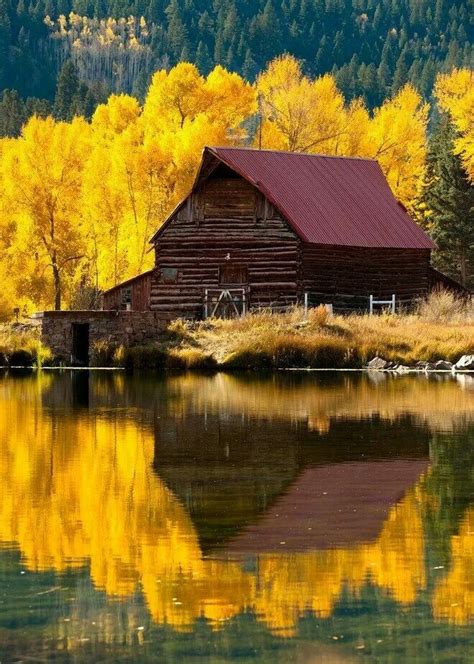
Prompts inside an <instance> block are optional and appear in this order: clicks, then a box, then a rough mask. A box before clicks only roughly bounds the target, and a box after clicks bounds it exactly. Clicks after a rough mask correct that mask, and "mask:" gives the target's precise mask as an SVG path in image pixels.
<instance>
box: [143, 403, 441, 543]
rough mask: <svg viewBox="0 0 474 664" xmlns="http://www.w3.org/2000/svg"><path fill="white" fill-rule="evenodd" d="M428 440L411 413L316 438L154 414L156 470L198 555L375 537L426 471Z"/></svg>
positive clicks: (337, 427) (269, 423)
mask: <svg viewBox="0 0 474 664" xmlns="http://www.w3.org/2000/svg"><path fill="white" fill-rule="evenodd" d="M429 439H430V435H429V432H428V430H426V429H424V428H423V427H420V426H417V425H415V424H414V423H413V422H412V420H411V419H410V418H409V417H407V418H402V419H400V420H397V421H395V422H388V421H385V420H382V419H378V418H373V419H368V420H356V419H354V420H349V419H336V420H331V421H330V426H329V429H328V431H327V432H325V433H323V434H319V433H317V432H315V431H312V430H310V429H309V428H308V427H307V426H306V425H305V424H304V423H303V422H300V423H297V422H291V421H288V420H267V419H264V418H255V417H252V418H247V417H242V416H239V415H231V414H228V413H226V414H222V415H219V414H211V413H206V414H205V415H204V414H192V413H189V414H187V415H186V417H185V418H177V419H176V418H169V417H164V416H163V415H161V416H160V418H159V419H157V420H156V422H155V441H156V442H155V445H156V447H155V463H154V468H155V470H156V472H157V473H158V474H159V475H160V477H161V479H162V480H164V481H165V482H166V483H167V485H168V486H169V487H170V488H171V489H172V490H173V492H174V493H175V494H176V495H177V496H178V497H179V498H180V499H181V500H182V502H183V503H184V504H185V506H186V508H187V510H188V511H189V513H190V516H191V518H192V520H193V522H194V525H195V526H196V528H197V531H198V533H199V536H200V539H201V545H202V546H203V548H204V549H207V550H209V549H212V548H215V547H216V546H218V547H221V546H225V548H226V550H227V549H228V550H229V551H233V552H236V553H237V552H251V551H252V550H254V551H255V552H257V551H259V550H260V551H261V550H272V549H273V548H275V546H277V545H278V544H279V542H280V541H282V540H284V541H286V542H287V543H288V547H289V548H290V549H291V547H294V548H302V546H303V540H304V541H305V542H306V545H305V546H309V547H311V546H313V548H327V547H330V546H336V545H339V544H341V545H342V543H344V544H350V543H351V542H353V541H365V540H367V541H368V540H372V539H375V537H376V536H377V535H378V533H379V531H380V529H381V527H382V524H383V522H384V520H385V518H386V517H387V514H388V511H389V509H390V507H391V506H392V505H393V504H395V503H396V502H397V501H398V500H400V499H401V498H402V497H403V495H404V494H405V492H406V491H407V490H408V489H409V488H410V487H411V486H413V485H414V484H415V483H416V482H417V480H418V479H419V478H420V476H421V475H422V474H423V473H424V472H425V471H426V470H427V468H428V463H429ZM394 441H395V442H394ZM324 492H326V495H323V494H324ZM354 510H356V511H354ZM275 514H279V517H278V518H274V515H275ZM308 527H310V528H312V529H313V530H312V531H311V532H310V537H308V531H307V528H308ZM262 547H263V548H262Z"/></svg>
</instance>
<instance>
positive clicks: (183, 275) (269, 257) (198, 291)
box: [151, 177, 301, 318]
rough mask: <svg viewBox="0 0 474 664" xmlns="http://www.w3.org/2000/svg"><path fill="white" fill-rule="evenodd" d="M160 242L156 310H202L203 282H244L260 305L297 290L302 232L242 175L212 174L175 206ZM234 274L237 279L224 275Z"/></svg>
mask: <svg viewBox="0 0 474 664" xmlns="http://www.w3.org/2000/svg"><path fill="white" fill-rule="evenodd" d="M155 250H156V270H155V273H154V276H153V280H152V285H151V308H152V309H153V310H155V311H160V310H161V311H169V312H172V313H173V315H175V316H185V317H190V318H194V317H201V316H202V313H203V301H204V291H205V289H222V288H232V287H235V288H245V289H246V291H247V293H248V295H249V296H250V301H251V305H252V306H253V307H258V306H272V305H275V304H278V303H279V302H284V301H286V299H287V298H289V297H293V298H295V297H296V293H297V291H298V288H299V284H298V278H299V265H300V255H301V243H300V240H299V239H298V237H297V236H296V234H295V233H294V232H293V230H292V229H290V227H289V225H288V223H287V222H286V221H285V220H283V219H282V217H281V216H280V214H279V213H278V212H277V211H276V210H275V209H274V208H273V207H272V206H271V205H270V204H269V203H267V202H266V200H265V199H264V197H263V196H262V195H261V194H260V193H259V192H257V190H256V189H255V188H254V187H252V186H251V185H250V184H249V183H247V182H246V181H245V180H243V179H242V178H236V177H221V178H216V179H209V180H207V181H206V182H205V183H204V184H203V185H202V187H201V188H200V190H199V191H197V192H195V193H194V194H192V195H191V196H190V197H189V198H188V199H187V201H186V202H185V203H184V205H183V206H182V207H181V208H180V209H179V210H178V211H177V212H176V213H175V215H174V217H173V218H172V219H171V221H170V222H169V223H168V224H167V227H166V229H165V230H164V231H163V232H162V233H161V234H160V235H159V237H158V238H157V240H156V245H155ZM233 267H234V268H235V269H232V268H233ZM229 274H235V275H236V276H235V280H236V283H235V284H231V283H227V281H229V278H228V277H227V278H225V275H229ZM244 274H246V275H247V283H243V281H244V280H243V277H242V275H244ZM223 277H224V278H223Z"/></svg>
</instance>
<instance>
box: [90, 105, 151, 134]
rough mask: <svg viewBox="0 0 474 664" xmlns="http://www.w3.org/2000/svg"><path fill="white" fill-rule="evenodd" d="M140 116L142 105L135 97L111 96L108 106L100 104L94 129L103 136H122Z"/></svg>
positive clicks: (95, 115) (95, 116) (95, 117)
mask: <svg viewBox="0 0 474 664" xmlns="http://www.w3.org/2000/svg"><path fill="white" fill-rule="evenodd" d="M139 115H140V105H139V103H138V101H137V100H136V99H135V97H131V96H129V95H111V96H110V97H109V98H108V100H107V103H106V104H100V105H99V106H98V107H97V109H96V111H95V113H94V115H93V117H92V127H93V129H94V130H95V131H96V132H97V133H98V134H99V135H103V136H110V135H113V134H121V133H122V132H123V131H125V129H127V128H128V127H129V126H130V125H131V124H132V123H134V122H135V121H136V120H137V119H138V117H139Z"/></svg>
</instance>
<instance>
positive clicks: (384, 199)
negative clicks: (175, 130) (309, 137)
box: [204, 148, 436, 249]
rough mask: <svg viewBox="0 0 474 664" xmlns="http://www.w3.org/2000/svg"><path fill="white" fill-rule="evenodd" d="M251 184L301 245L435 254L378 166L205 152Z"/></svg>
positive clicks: (355, 160)
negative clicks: (300, 240)
mask: <svg viewBox="0 0 474 664" xmlns="http://www.w3.org/2000/svg"><path fill="white" fill-rule="evenodd" d="M206 154H207V155H209V154H212V155H214V156H215V157H217V158H218V159H219V160H221V161H222V162H223V163H225V164H226V165H227V166H228V167H229V168H231V169H232V170H234V171H236V172H237V173H239V174H240V175H241V176H242V177H244V178H245V179H246V180H248V181H249V182H251V183H252V184H253V185H255V187H257V189H259V190H260V191H261V193H262V194H263V195H264V196H266V197H267V198H268V199H269V200H270V202H271V203H272V204H273V205H274V206H275V207H276V208H277V209H278V210H279V211H280V213H281V214H282V215H283V216H284V217H285V218H286V219H287V221H288V222H289V223H290V224H291V226H292V227H293V229H294V230H295V232H296V233H297V234H298V235H299V237H301V239H302V240H304V241H306V242H310V243H313V244H329V245H343V246H352V247H388V248H402V249H434V248H435V247H436V245H435V244H434V243H433V242H432V240H431V239H430V238H429V237H428V235H427V234H426V233H425V232H424V231H423V230H422V229H421V228H420V227H419V226H418V225H417V224H416V223H415V222H414V221H413V219H412V218H411V217H410V216H409V214H408V213H407V212H406V210H405V208H404V207H403V206H402V205H401V204H400V203H398V201H397V200H396V199H395V197H394V196H393V194H392V192H391V189H390V187H389V185H388V183H387V181H386V179H385V176H384V175H383V173H382V169H381V168H380V166H379V164H378V163H377V162H376V161H373V160H370V159H358V158H349V157H326V156H321V155H312V154H311V155H310V154H301V153H294V152H275V151H271V150H253V149H250V148H206V149H205V152H204V162H205V161H206Z"/></svg>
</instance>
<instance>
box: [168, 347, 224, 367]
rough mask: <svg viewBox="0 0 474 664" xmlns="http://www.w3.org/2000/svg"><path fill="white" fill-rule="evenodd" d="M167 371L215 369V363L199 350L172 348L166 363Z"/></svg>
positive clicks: (209, 356) (211, 357)
mask: <svg viewBox="0 0 474 664" xmlns="http://www.w3.org/2000/svg"><path fill="white" fill-rule="evenodd" d="M166 366H167V367H168V368H169V369H207V370H209V369H215V368H216V366H217V362H216V360H215V359H214V357H213V356H212V355H209V354H206V353H205V352H204V351H202V350H200V349H199V348H174V349H172V350H170V352H169V354H168V358H167V361H166Z"/></svg>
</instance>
